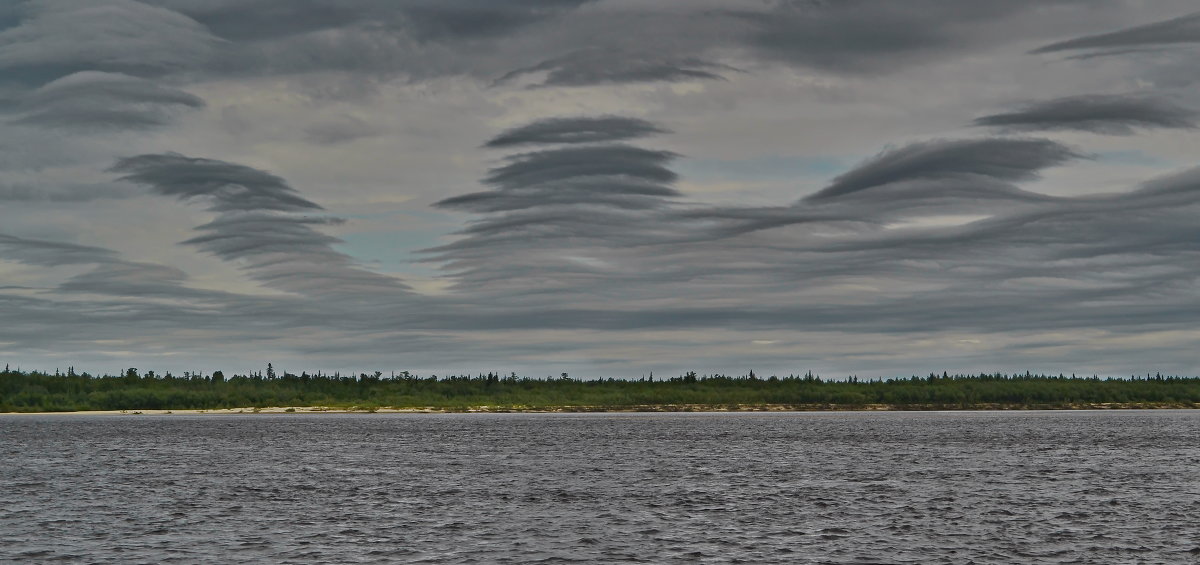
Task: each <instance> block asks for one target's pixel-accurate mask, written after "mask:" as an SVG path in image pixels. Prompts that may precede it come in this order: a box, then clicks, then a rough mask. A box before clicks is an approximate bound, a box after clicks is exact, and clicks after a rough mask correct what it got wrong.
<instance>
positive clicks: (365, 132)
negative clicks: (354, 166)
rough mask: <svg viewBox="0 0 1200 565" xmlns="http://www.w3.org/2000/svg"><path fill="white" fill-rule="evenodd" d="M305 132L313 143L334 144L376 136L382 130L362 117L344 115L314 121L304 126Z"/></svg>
mask: <svg viewBox="0 0 1200 565" xmlns="http://www.w3.org/2000/svg"><path fill="white" fill-rule="evenodd" d="M304 133H305V135H307V136H308V139H309V141H312V142H313V143H319V144H322V145H334V144H338V143H346V142H349V141H354V140H356V139H362V138H364V137H374V136H377V135H379V134H380V133H382V130H381V129H380V128H379V127H378V126H375V125H372V124H370V123H367V122H366V121H364V120H362V119H360V118H357V117H354V116H348V115H342V116H337V117H335V118H331V119H326V120H322V121H319V122H317V123H314V124H312V125H310V126H308V127H306V128H304Z"/></svg>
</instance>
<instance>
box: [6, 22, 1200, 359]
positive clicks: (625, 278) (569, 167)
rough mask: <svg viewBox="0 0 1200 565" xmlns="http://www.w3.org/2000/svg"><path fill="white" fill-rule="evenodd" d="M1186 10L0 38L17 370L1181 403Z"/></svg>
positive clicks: (261, 27) (214, 27)
mask: <svg viewBox="0 0 1200 565" xmlns="http://www.w3.org/2000/svg"><path fill="white" fill-rule="evenodd" d="M1196 9H1197V8H1196V4H1195V3H1194V1H1193V0H1144V1H1135V0H1013V1H1007V2H962V1H961V0H909V1H905V2H894V1H890V0H840V1H839V0H795V1H789V0H777V1H766V0H762V1H760V0H744V1H735V2H729V1H725V0H686V1H685V0H655V1H654V2H647V1H630V0H511V1H508V2H494V1H491V0H142V1H134V0H0V362H2V363H7V364H10V365H12V366H14V367H15V366H20V367H25V368H37V369H46V370H53V369H58V368H61V369H62V370H66V368H67V367H69V366H74V367H75V368H76V370H79V371H83V370H87V371H91V372H94V373H103V372H112V373H115V372H118V371H121V370H123V369H124V368H127V367H139V368H141V369H142V370H147V369H153V370H157V371H159V372H163V371H168V370H170V371H175V372H177V373H178V372H183V371H193V372H203V373H210V372H212V371H214V370H223V371H225V372H226V373H227V374H231V373H237V372H244V371H248V370H261V369H263V368H264V367H265V366H266V364H267V363H273V364H274V366H275V367H276V370H277V371H278V372H282V371H293V372H299V371H301V370H308V371H314V370H325V371H333V370H341V371H353V372H357V371H373V370H382V371H385V372H388V371H393V370H394V371H402V370H409V371H413V372H416V373H418V374H422V375H428V374H449V373H454V374H462V373H478V372H489V371H497V372H501V373H504V374H507V373H508V372H510V371H511V372H517V373H518V374H522V375H528V376H534V377H539V376H545V375H555V376H557V375H559V374H560V373H563V372H566V373H569V374H570V375H571V376H576V377H581V378H592V377H634V378H639V377H641V376H643V375H648V374H650V373H651V372H653V373H654V374H656V375H661V376H673V375H677V374H682V373H683V372H685V371H691V370H695V371H697V372H700V373H701V374H708V373H725V374H731V375H738V374H746V373H748V372H749V371H750V370H754V371H755V372H756V373H757V374H760V375H767V374H779V375H786V374H793V373H795V374H800V373H804V372H806V371H809V370H811V371H814V372H816V373H818V374H821V375H825V376H829V377H835V378H836V377H841V376H846V375H858V376H860V377H870V376H902V375H910V374H927V373H928V372H930V371H937V372H941V371H949V372H951V373H955V372H970V373H978V372H989V373H991V372H1005V373H1011V372H1024V371H1025V370H1033V371H1035V372H1048V373H1059V372H1064V373H1067V374H1071V373H1079V374H1086V375H1091V374H1100V375H1129V374H1133V373H1146V372H1159V371H1161V372H1163V373H1164V374H1190V375H1195V374H1200V326H1198V325H1197V322H1198V321H1200V221H1198V220H1197V218H1198V217H1200V167H1197V162H1196V156H1197V155H1200V136H1197V129H1196V127H1197V124H1200V113H1198V111H1200V88H1197V86H1198V83H1200V12H1197V11H1196Z"/></svg>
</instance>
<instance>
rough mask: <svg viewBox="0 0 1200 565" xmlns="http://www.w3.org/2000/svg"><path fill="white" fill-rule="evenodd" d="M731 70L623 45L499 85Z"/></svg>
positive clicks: (707, 76) (699, 76) (697, 76)
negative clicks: (529, 79)
mask: <svg viewBox="0 0 1200 565" xmlns="http://www.w3.org/2000/svg"><path fill="white" fill-rule="evenodd" d="M728 71H736V69H734V68H732V67H729V66H727V65H722V64H718V63H715V62H712V61H707V60H704V59H700V58H697V57H687V56H681V57H669V56H668V57H664V56H662V55H657V54H651V53H641V52H636V51H630V50H628V49H623V48H608V49H604V48H592V49H585V50H580V51H574V52H571V53H569V54H567V55H564V56H561V57H555V58H553V59H547V60H545V61H542V62H540V63H537V64H535V65H531V66H528V67H523V68H519V69H516V70H513V71H510V72H508V73H506V74H505V75H504V76H501V77H500V78H499V79H497V80H496V84H505V83H509V82H513V81H516V80H518V79H520V78H521V77H524V76H528V75H532V74H537V73H545V78H544V80H542V82H540V83H538V85H539V86H590V85H597V84H622V83H638V82H656V81H665V82H680V81H688V80H724V79H725V77H723V76H722V75H720V74H719V72H728Z"/></svg>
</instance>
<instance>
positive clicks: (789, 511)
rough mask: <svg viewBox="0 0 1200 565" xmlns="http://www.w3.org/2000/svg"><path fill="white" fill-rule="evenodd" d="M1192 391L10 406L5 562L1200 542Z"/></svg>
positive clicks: (940, 554)
mask: <svg viewBox="0 0 1200 565" xmlns="http://www.w3.org/2000/svg"><path fill="white" fill-rule="evenodd" d="M1198 524H1200V411H1198V412H1185V411H1129V412H967V413H808V414H805V413H801V414H796V413H772V414H746V413H742V414H588V415H563V414H470V415H441V414H414V415H378V414H376V415H244V416H181V415H168V416H79V415H66V416H0V562H6V563H7V562H15V563H42V562H63V561H65V562H80V563H85V562H86V563H397V562H405V563H572V562H578V563H615V562H634V563H697V562H701V563H703V562H711V563H738V562H741V563H1104V564H1112V563H1194V562H1198V561H1200V525H1198Z"/></svg>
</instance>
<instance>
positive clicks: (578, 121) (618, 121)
mask: <svg viewBox="0 0 1200 565" xmlns="http://www.w3.org/2000/svg"><path fill="white" fill-rule="evenodd" d="M655 133H668V132H667V130H664V129H661V128H659V127H658V126H655V125H654V124H652V123H650V122H648V121H646V120H640V119H637V118H625V117H621V116H600V117H582V116H581V117H570V118H546V119H543V120H538V121H536V122H533V123H531V124H528V125H524V126H520V127H515V128H512V129H508V130H505V131H504V132H502V133H500V135H497V136H496V137H493V138H492V139H490V140H488V142H487V143H485V144H484V147H491V148H497V147H509V146H512V145H525V144H555V143H596V142H606V141H624V140H628V139H635V138H638V137H645V136H647V135H651V134H655Z"/></svg>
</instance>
